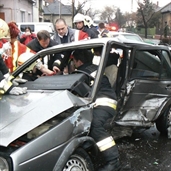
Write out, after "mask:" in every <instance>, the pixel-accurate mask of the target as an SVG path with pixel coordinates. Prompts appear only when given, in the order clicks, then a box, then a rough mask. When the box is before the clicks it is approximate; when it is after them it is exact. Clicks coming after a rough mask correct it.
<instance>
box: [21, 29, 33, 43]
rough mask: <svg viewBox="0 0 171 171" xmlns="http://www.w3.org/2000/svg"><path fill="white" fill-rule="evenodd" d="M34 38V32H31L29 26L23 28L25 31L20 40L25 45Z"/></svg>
mask: <svg viewBox="0 0 171 171" xmlns="http://www.w3.org/2000/svg"><path fill="white" fill-rule="evenodd" d="M34 38H36V34H34V33H32V31H31V28H30V27H26V28H25V33H24V34H23V35H22V36H21V38H20V42H21V43H23V44H24V45H27V44H28V43H29V42H30V41H31V40H33V39H34Z"/></svg>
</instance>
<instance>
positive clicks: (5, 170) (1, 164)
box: [0, 157, 9, 171]
mask: <svg viewBox="0 0 171 171" xmlns="http://www.w3.org/2000/svg"><path fill="white" fill-rule="evenodd" d="M0 171H9V166H8V163H7V161H6V159H4V158H2V157H0Z"/></svg>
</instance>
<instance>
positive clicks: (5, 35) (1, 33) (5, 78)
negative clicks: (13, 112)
mask: <svg viewBox="0 0 171 171" xmlns="http://www.w3.org/2000/svg"><path fill="white" fill-rule="evenodd" d="M9 39H10V32H9V27H8V25H7V23H6V22H5V21H4V20H2V19H0V95H2V94H5V93H9V94H13V95H20V94H25V93H26V92H27V88H26V87H23V88H21V87H15V86H14V85H16V84H19V83H24V82H25V81H26V80H24V79H18V80H17V79H14V77H13V76H11V75H10V74H9V69H8V68H7V66H6V65H5V63H4V61H3V58H2V56H3V55H4V54H7V52H8V50H10V49H6V47H5V43H8V42H7V40H9Z"/></svg>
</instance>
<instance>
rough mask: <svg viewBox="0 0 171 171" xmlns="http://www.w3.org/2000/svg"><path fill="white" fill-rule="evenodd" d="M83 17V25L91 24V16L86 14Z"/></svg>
mask: <svg viewBox="0 0 171 171" xmlns="http://www.w3.org/2000/svg"><path fill="white" fill-rule="evenodd" d="M84 18H85V25H87V26H88V27H90V26H91V25H93V20H92V19H91V17H89V16H88V15H86V16H85V17H84Z"/></svg>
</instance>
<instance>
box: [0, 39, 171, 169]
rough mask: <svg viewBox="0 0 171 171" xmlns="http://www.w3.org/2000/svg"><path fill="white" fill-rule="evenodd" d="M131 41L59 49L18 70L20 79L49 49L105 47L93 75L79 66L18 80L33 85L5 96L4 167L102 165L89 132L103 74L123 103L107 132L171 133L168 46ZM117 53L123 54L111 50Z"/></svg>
mask: <svg viewBox="0 0 171 171" xmlns="http://www.w3.org/2000/svg"><path fill="white" fill-rule="evenodd" d="M125 40H127V41H126V42H124V40H123V41H122V42H121V41H118V39H115V38H101V39H100V38H99V39H90V40H82V41H79V42H78V41H77V42H72V43H66V44H61V45H57V46H53V47H51V48H47V49H44V50H42V51H40V52H38V53H36V54H35V55H34V56H32V57H31V58H29V59H28V60H27V61H26V62H25V63H24V64H23V65H21V66H20V67H19V68H17V70H15V72H13V76H14V77H18V76H19V75H21V73H23V72H28V74H31V73H32V72H31V71H30V69H29V68H31V67H30V66H32V65H33V64H34V63H35V62H36V61H37V60H38V59H41V60H43V58H44V57H45V56H47V55H49V54H54V53H61V52H66V53H68V52H72V51H74V50H76V49H81V50H82V49H94V48H96V49H97V48H100V49H102V53H101V56H99V59H100V62H99V63H98V69H97V73H96V76H95V78H94V77H92V75H87V74H86V73H85V72H81V71H79V70H77V71H76V72H75V73H72V74H68V75H53V76H40V77H38V78H37V79H36V80H35V81H28V82H26V83H25V84H23V85H19V86H20V87H27V94H24V95H21V96H14V95H3V96H1V100H0V117H1V119H0V169H1V170H4V171H47V170H48V171H72V170H77V171H94V170H97V169H96V168H94V166H93V164H92V162H93V161H94V160H95V159H98V157H97V156H98V155H99V154H100V153H99V151H98V149H97V145H96V143H95V142H94V140H93V139H92V138H91V137H90V136H89V132H90V128H91V121H92V110H93V107H94V105H95V100H96V95H97V93H98V87H100V84H101V80H102V75H103V74H104V73H105V75H106V76H107V77H108V78H109V81H110V83H111V86H112V87H113V88H114V90H115V92H116V95H117V101H118V103H117V115H116V116H115V117H114V118H113V119H112V120H111V121H107V122H106V124H108V127H106V129H107V131H111V128H112V129H113V130H114V131H115V130H117V131H116V133H115V135H116V136H118V137H121V136H122V135H123V133H124V135H123V136H131V133H132V131H133V130H135V129H139V128H146V129H148V128H150V127H152V126H154V125H155V124H156V127H157V129H158V130H159V131H160V133H161V134H164V135H168V137H169V138H171V136H170V135H171V129H170V127H171V125H170V123H171V53H170V52H169V50H168V48H167V47H165V46H153V45H149V44H145V43H141V42H140V41H139V42H138V41H136V42H135V41H131V40H129V39H125ZM128 40H129V41H128ZM117 52H119V54H120V56H119V59H118V55H117V58H116V54H115V55H112V53H117ZM111 58H114V59H115V60H114V62H116V61H117V62H116V63H117V65H116V63H114V62H113V63H111V65H110V66H108V67H111V68H108V67H106V65H107V64H108V59H111ZM116 59H117V60H116ZM112 61H113V60H112ZM69 68H70V67H69ZM107 68H108V71H109V72H107ZM125 130H128V132H126V131H125ZM140 162H141V161H140Z"/></svg>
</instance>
